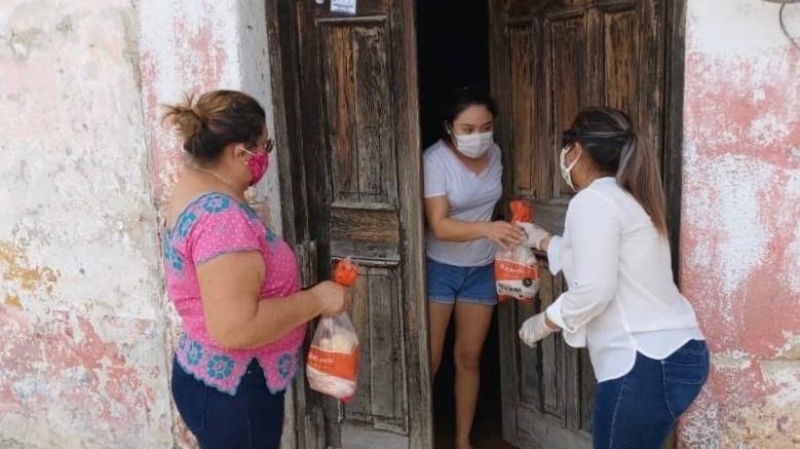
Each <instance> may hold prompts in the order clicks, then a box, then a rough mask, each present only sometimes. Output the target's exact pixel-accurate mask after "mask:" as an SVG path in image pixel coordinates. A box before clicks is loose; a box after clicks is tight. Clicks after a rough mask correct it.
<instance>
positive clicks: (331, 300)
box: [311, 281, 351, 316]
mask: <svg viewBox="0 0 800 449" xmlns="http://www.w3.org/2000/svg"><path fill="white" fill-rule="evenodd" d="M311 292H312V293H313V294H314V296H316V297H317V300H318V301H319V303H320V306H321V307H322V315H323V316H334V315H338V314H340V313H342V312H344V311H345V310H347V306H348V305H350V298H351V295H350V291H349V289H347V288H345V287H343V286H341V285H339V284H337V283H336V282H333V281H322V282H320V283H319V284H317V285H315V286H314V287H312V288H311Z"/></svg>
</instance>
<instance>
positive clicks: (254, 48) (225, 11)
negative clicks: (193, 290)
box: [138, 0, 294, 447]
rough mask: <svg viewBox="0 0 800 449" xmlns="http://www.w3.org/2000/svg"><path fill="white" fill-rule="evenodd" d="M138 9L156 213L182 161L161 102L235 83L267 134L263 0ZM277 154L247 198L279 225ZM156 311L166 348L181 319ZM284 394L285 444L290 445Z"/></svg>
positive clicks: (182, 441)
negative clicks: (164, 326) (164, 325)
mask: <svg viewBox="0 0 800 449" xmlns="http://www.w3.org/2000/svg"><path fill="white" fill-rule="evenodd" d="M138 10H139V23H140V30H139V51H140V61H141V62H140V66H141V78H142V96H143V110H144V120H145V136H146V142H147V149H148V152H149V155H150V162H151V170H150V175H151V182H152V186H153V199H154V202H155V205H156V208H157V210H158V211H159V216H161V210H162V208H163V206H164V205H165V204H166V203H167V201H168V200H169V196H170V193H171V191H172V189H173V187H174V186H175V183H176V181H177V180H178V178H179V177H180V173H181V171H182V170H183V169H184V168H185V164H186V162H187V160H186V159H185V157H184V154H183V150H182V148H181V144H182V143H181V142H179V141H178V139H177V136H176V134H175V133H174V132H173V130H172V129H170V128H169V127H168V126H162V124H161V115H162V113H163V109H162V108H161V105H163V104H171V103H175V102H178V101H180V100H181V99H182V98H183V96H184V94H186V93H195V94H199V93H203V92H206V91H208V90H213V89H238V90H242V91H244V92H247V93H249V94H250V95H252V96H253V97H255V98H256V99H257V100H258V101H259V102H260V103H261V105H262V106H264V108H265V109H266V112H267V125H268V128H269V131H270V134H271V135H272V134H273V124H272V123H273V116H274V112H273V110H272V98H271V88H270V82H269V79H270V78H269V76H270V72H269V58H268V52H267V50H268V45H267V30H266V11H265V9H264V2H263V0H239V1H236V2H230V1H216V0H214V1H212V0H140V1H139V2H138ZM278 151H280V149H279V150H278ZM276 154H277V153H276V152H273V153H272V156H271V157H272V158H273V159H272V160H271V161H270V170H269V172H268V173H267V175H266V176H265V180H264V181H262V182H261V183H260V184H259V186H258V189H257V190H254V191H251V192H249V194H248V198H249V200H250V201H251V203H253V204H254V205H255V206H256V207H257V208H259V209H261V210H263V211H264V212H265V214H264V216H266V217H267V218H266V220H267V222H268V224H269V225H270V226H271V227H272V229H274V230H275V231H276V232H278V233H280V231H281V227H280V225H281V217H280V193H279V190H278V171H277V167H278V162H277V160H276V159H275V158H276ZM159 222H161V220H160V219H159ZM163 314H164V315H165V316H168V317H170V318H169V319H170V324H169V328H170V338H169V343H168V347H169V348H168V350H167V352H168V353H169V354H171V353H172V348H174V345H175V343H176V339H177V335H178V333H179V330H180V326H179V322H178V319H177V317H176V316H175V314H174V313H173V310H172V306H171V304H170V303H169V302H168V301H165V302H164V304H163ZM289 396H290V395H287V416H286V417H287V419H286V423H285V424H286V429H287V430H286V431H285V432H284V447H293V446H294V432H293V424H294V423H293V414H292V407H291V406H292V404H291V401H290V400H289ZM173 420H174V428H175V432H174V433H175V438H176V444H177V445H178V446H180V447H192V446H194V444H193V438H192V437H191V436H190V435H189V434H188V432H187V430H186V429H185V428H184V427H183V425H182V424H181V422H180V418H179V417H178V415H177V413H174V414H173Z"/></svg>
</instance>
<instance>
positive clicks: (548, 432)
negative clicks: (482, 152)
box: [490, 0, 668, 448]
mask: <svg viewBox="0 0 800 449" xmlns="http://www.w3.org/2000/svg"><path fill="white" fill-rule="evenodd" d="M667 8H668V2H665V1H659V0H606V1H603V0H552V1H536V2H534V1H528V0H490V35H491V40H492V42H491V52H492V53H491V61H492V94H493V96H494V97H495V99H496V100H497V102H498V107H499V110H500V117H501V120H500V123H499V124H498V127H497V128H498V129H497V131H496V135H497V140H498V141H499V143H500V146H501V148H503V149H504V166H505V167H506V169H505V173H504V183H505V189H504V190H505V193H506V197H507V198H517V197H524V198H528V199H530V200H531V201H532V202H533V207H534V218H535V220H536V222H537V223H539V224H541V225H542V226H544V227H545V228H547V229H549V230H550V231H553V232H557V233H561V232H563V226H564V216H565V213H566V208H567V205H568V203H569V200H570V198H571V197H572V193H571V191H570V189H569V188H568V187H567V186H566V184H565V183H564V181H563V180H562V179H561V176H560V174H559V168H558V150H559V149H560V142H561V132H562V131H563V130H565V129H567V128H568V127H569V126H570V124H571V122H572V119H573V117H574V116H575V114H576V113H577V112H578V111H579V110H580V109H581V108H583V107H586V106H593V105H609V106H613V107H617V108H621V109H624V110H626V111H627V112H628V113H629V114H630V116H631V118H632V120H633V121H634V122H635V125H636V127H637V129H638V131H639V133H640V135H641V138H642V142H643V143H645V144H647V145H650V146H651V147H653V148H656V149H657V150H658V153H659V154H660V155H661V154H663V141H664V140H663V136H664V123H663V117H664V109H665V97H666V95H665V81H664V80H665V74H664V63H665V60H666V58H665V54H666V53H665V52H666V39H665V29H666V20H667ZM540 256H541V257H542V258H541V260H540V262H541V263H542V266H541V267H542V270H541V284H540V293H539V299H540V301H539V302H538V303H537V304H534V305H523V304H518V303H505V304H503V305H501V306H500V308H499V314H500V333H501V341H503V342H504V343H503V345H501V349H500V352H501V354H500V356H501V370H502V379H503V385H502V387H503V389H502V395H503V412H504V414H503V434H504V437H505V438H506V439H507V440H509V441H510V442H512V443H514V444H516V445H517V446H520V447H558V448H588V447H591V439H590V432H591V422H590V421H591V419H590V418H591V397H592V394H593V390H594V387H595V382H596V381H595V378H594V376H593V373H592V368H591V365H590V363H589V359H588V355H587V353H586V352H585V351H584V350H581V351H578V350H575V349H572V348H569V347H568V346H567V345H566V344H565V343H564V341H563V339H562V338H560V337H557V338H548V339H546V340H544V341H543V342H541V344H539V345H538V346H537V348H535V349H531V348H528V347H526V346H524V345H521V344H520V343H519V339H518V338H517V337H516V331H517V329H519V326H520V325H521V324H522V322H523V321H524V320H525V319H527V318H528V317H530V316H532V315H533V314H535V313H538V312H540V311H541V310H544V308H546V307H547V306H548V305H550V304H551V303H552V302H553V301H554V300H555V298H557V297H558V296H559V295H560V293H561V292H562V291H563V289H564V288H565V285H564V279H563V277H562V276H561V275H558V276H553V275H552V273H550V272H549V270H548V267H547V261H546V259H545V258H544V255H543V254H542V255H540Z"/></svg>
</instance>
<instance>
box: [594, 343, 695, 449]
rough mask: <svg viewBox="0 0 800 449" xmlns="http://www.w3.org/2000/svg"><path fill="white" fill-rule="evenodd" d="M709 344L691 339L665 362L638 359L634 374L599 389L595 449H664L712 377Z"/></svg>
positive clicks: (607, 383)
mask: <svg viewBox="0 0 800 449" xmlns="http://www.w3.org/2000/svg"><path fill="white" fill-rule="evenodd" d="M708 369H709V354H708V348H707V347H706V343H705V342H704V341H699V340H691V341H689V342H688V343H686V344H685V345H684V346H682V347H681V348H680V349H678V350H677V351H675V352H674V353H673V354H672V355H670V356H669V357H667V358H666V359H664V360H654V359H651V358H648V357H645V356H644V355H642V354H639V353H637V354H636V364H635V365H634V366H633V369H632V370H631V371H630V372H629V373H628V374H626V375H624V376H622V377H620V378H619V379H613V380H609V381H605V382H600V383H599V384H597V390H595V394H594V413H593V416H592V439H593V440H594V449H659V448H661V447H662V445H663V444H664V441H665V440H666V438H667V435H668V434H669V431H670V429H672V426H673V425H675V421H677V419H678V417H679V416H680V415H681V414H682V413H683V412H685V411H686V409H687V408H689V405H691V404H692V401H694V399H695V398H696V397H697V395H698V394H700V390H701V389H702V388H703V384H705V382H706V379H707V378H708Z"/></svg>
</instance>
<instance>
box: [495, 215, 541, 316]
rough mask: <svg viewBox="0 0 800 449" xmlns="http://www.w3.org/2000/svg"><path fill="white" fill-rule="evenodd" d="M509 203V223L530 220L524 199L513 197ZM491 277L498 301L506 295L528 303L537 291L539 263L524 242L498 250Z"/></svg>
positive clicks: (531, 217)
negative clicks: (493, 279)
mask: <svg viewBox="0 0 800 449" xmlns="http://www.w3.org/2000/svg"><path fill="white" fill-rule="evenodd" d="M510 206H511V214H512V217H511V223H512V224H517V223H530V222H532V221H533V211H532V210H531V206H530V204H528V202H527V201H524V200H514V201H512V202H511V205H510ZM494 277H495V286H496V287H497V299H498V301H500V302H502V301H505V300H507V299H509V298H514V299H517V300H519V301H525V302H529V301H533V300H534V298H536V294H537V293H539V263H538V262H537V261H536V256H535V255H534V254H533V251H532V250H531V249H530V248H529V247H527V246H526V245H520V246H517V247H514V248H509V249H507V250H504V251H499V252H498V253H497V255H496V256H495V260H494Z"/></svg>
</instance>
